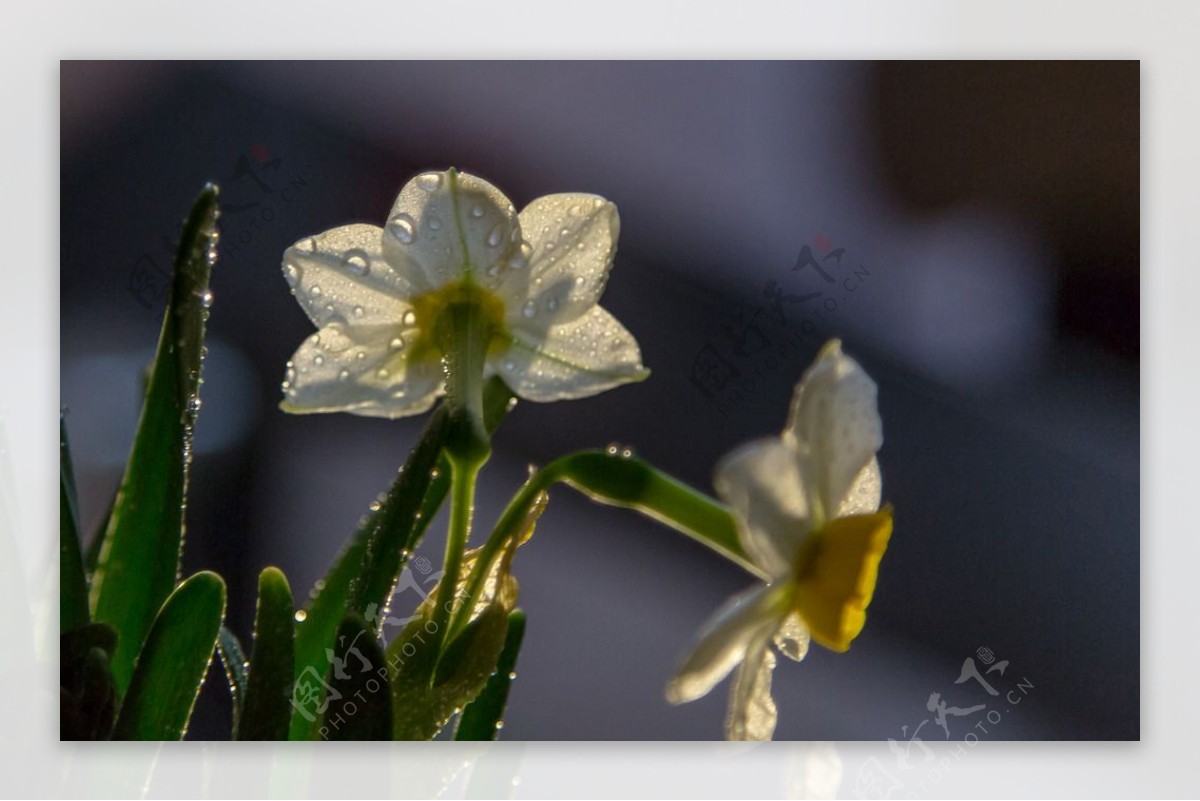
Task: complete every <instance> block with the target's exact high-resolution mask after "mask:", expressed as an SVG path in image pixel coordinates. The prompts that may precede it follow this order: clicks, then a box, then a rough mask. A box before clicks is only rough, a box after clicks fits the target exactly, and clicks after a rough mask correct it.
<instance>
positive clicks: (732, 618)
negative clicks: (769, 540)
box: [667, 584, 781, 704]
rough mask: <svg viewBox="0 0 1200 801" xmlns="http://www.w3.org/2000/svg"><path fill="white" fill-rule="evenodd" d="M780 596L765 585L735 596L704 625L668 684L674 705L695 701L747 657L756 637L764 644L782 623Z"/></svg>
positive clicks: (669, 699)
mask: <svg viewBox="0 0 1200 801" xmlns="http://www.w3.org/2000/svg"><path fill="white" fill-rule="evenodd" d="M780 603H781V596H780V593H779V592H778V590H776V589H775V588H773V587H770V586H768V585H766V584H762V585H758V586H756V587H754V588H753V589H750V590H747V591H746V592H743V593H741V594H740V595H736V596H734V597H733V599H731V600H730V601H728V602H726V604H725V605H724V606H722V607H721V608H720V609H719V610H717V613H716V614H715V615H713V617H712V618H711V619H710V620H709V622H708V623H707V624H705V626H704V629H703V630H702V631H701V633H700V641H699V642H698V643H697V644H696V647H695V648H694V649H693V651H692V653H691V654H690V655H689V656H688V658H687V659H686V660H684V663H683V666H682V667H681V668H680V669H679V671H678V672H677V673H676V674H675V678H674V679H672V680H671V683H670V684H668V685H667V700H668V701H670V702H671V703H672V704H684V703H687V702H688V701H695V700H696V699H697V698H701V697H703V696H705V695H707V694H708V691H709V690H711V689H712V688H713V687H714V686H715V685H716V684H717V682H719V681H720V680H721V679H723V678H725V677H726V676H727V675H729V671H731V670H733V668H734V666H735V665H737V664H738V663H739V662H741V661H742V660H743V659H744V658H745V657H746V649H747V648H749V646H750V644H751V643H753V642H755V641H756V640H761V641H762V642H763V643H764V644H765V642H766V639H765V638H769V637H770V636H771V632H773V631H774V630H775V629H776V628H777V627H778V626H779V624H780V622H781V621H780V612H781V610H780Z"/></svg>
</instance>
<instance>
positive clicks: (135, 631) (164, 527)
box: [92, 185, 217, 691]
mask: <svg viewBox="0 0 1200 801" xmlns="http://www.w3.org/2000/svg"><path fill="white" fill-rule="evenodd" d="M216 219H217V189H216V187H214V186H211V185H210V186H208V187H206V188H205V190H204V191H203V192H201V193H200V196H199V198H197V200H196V204H195V205H194V206H193V207H192V211H191V213H190V214H189V215H188V218H187V220H186V221H185V223H184V226H183V232H182V234H181V236H180V240H179V249H178V251H177V253H176V256H175V267H174V276H173V278H172V282H171V291H170V294H169V297H168V300H167V310H166V314H165V315H164V316H163V324H162V330H161V333H160V335H159V340H158V351H157V353H156V354H155V357H154V365H153V367H152V369H151V374H150V380H149V383H148V386H147V389H146V395H145V401H144V403H143V406H142V414H141V418H140V420H139V421H138V428H137V434H136V435H135V437H134V442H133V449H132V451H131V452H130V455H129V461H128V463H127V464H126V466H125V475H124V477H123V478H122V479H121V486H120V490H119V491H118V496H117V501H116V503H115V505H114V507H113V511H112V516H111V517H110V519H109V522H108V528H107V530H106V532H105V536H104V543H103V548H102V550H101V553H100V557H99V560H98V563H97V566H96V572H95V575H94V577H93V586H92V602H93V604H92V605H93V608H94V610H95V618H96V619H97V620H100V621H103V622H105V623H110V624H112V626H113V627H114V628H116V630H117V633H118V634H119V635H120V639H119V641H118V645H117V651H116V653H115V654H113V661H112V671H113V677H114V678H115V679H116V682H117V687H118V688H119V689H120V690H122V691H124V689H125V688H126V687H127V686H128V685H129V682H130V678H131V676H132V674H133V663H134V659H135V657H136V656H137V653H138V649H139V647H140V646H141V644H142V641H143V640H144V639H145V638H146V635H147V632H148V631H149V630H150V626H151V625H152V624H153V622H154V618H155V614H156V613H157V612H158V610H159V607H160V606H161V605H162V603H163V601H165V600H166V599H167V596H168V595H170V594H171V591H172V590H173V589H174V587H175V583H176V581H177V580H178V574H179V559H180V550H181V548H182V544H183V522H184V520H183V518H184V507H185V504H186V500H187V479H188V463H189V462H190V461H191V447H192V430H193V427H194V425H195V422H196V413H197V411H198V410H199V395H198V393H199V387H200V369H201V363H202V361H203V348H204V328H205V321H206V319H207V317H208V306H209V305H210V303H211V297H212V296H211V295H210V294H209V289H208V283H209V277H210V274H211V272H212V262H211V253H212V248H213V247H214V246H215V232H216ZM214 636H215V633H214Z"/></svg>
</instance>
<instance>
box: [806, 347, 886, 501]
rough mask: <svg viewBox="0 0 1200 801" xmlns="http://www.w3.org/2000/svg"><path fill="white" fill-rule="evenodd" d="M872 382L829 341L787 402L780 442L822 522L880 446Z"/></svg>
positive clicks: (859, 367) (845, 495) (878, 424)
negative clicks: (794, 458)
mask: <svg viewBox="0 0 1200 801" xmlns="http://www.w3.org/2000/svg"><path fill="white" fill-rule="evenodd" d="M876 394H877V392H876V387H875V382H874V381H872V380H871V377H870V376H868V375H867V373H866V371H865V370H863V369H862V367H861V366H859V364H858V362H856V361H854V360H853V359H851V358H850V357H849V356H846V355H845V354H843V353H842V346H841V343H840V342H839V341H837V340H832V341H831V342H829V343H828V344H827V345H826V346H825V347H824V348H822V350H821V353H820V355H819V356H818V357H817V361H816V363H814V364H813V366H812V367H810V368H809V369H808V371H807V372H805V374H804V377H803V378H802V379H801V381H800V383H799V384H798V385H797V387H796V393H795V395H794V396H793V399H792V408H791V416H790V418H789V420H788V426H787V428H786V429H785V430H784V441H785V442H787V443H788V444H789V445H791V446H792V447H794V448H795V449H796V451H797V454H798V457H799V459H800V463H801V472H802V478H803V479H804V480H805V482H806V483H807V484H808V486H809V487H810V488H811V489H810V492H812V493H813V494H814V495H815V497H814V501H816V502H818V503H819V510H820V512H821V514H822V516H823V517H826V518H828V517H832V516H834V515H835V514H836V513H837V509H838V508H839V507H840V506H841V504H842V501H843V499H845V498H846V497H847V496H848V495H849V494H850V493H851V490H852V489H853V487H854V482H855V480H856V478H857V477H858V475H859V473H860V472H861V471H862V470H863V468H865V467H866V466H867V465H868V464H869V463H870V461H871V460H872V459H873V458H874V457H875V453H876V452H877V451H878V450H879V448H880V447H881V446H882V445H883V422H882V420H880V418H879V409H878V405H877V402H876Z"/></svg>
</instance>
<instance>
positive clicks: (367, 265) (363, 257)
mask: <svg viewBox="0 0 1200 801" xmlns="http://www.w3.org/2000/svg"><path fill="white" fill-rule="evenodd" d="M342 266H343V267H345V268H346V270H347V271H348V272H351V273H353V274H354V275H360V276H361V275H366V274H367V273H369V272H370V271H371V258H370V256H368V255H367V252H366V251H365V250H360V249H359V248H355V249H354V250H349V251H346V255H345V257H343V259H342Z"/></svg>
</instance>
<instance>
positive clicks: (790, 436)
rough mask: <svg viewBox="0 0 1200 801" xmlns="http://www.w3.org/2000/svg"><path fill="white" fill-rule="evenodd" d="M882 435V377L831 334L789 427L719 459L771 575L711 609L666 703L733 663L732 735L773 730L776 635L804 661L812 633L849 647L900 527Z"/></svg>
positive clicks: (719, 481)
mask: <svg viewBox="0 0 1200 801" xmlns="http://www.w3.org/2000/svg"><path fill="white" fill-rule="evenodd" d="M882 445H883V424H882V422H881V421H880V418H879V410H878V408H877V404H876V388H875V382H874V381H872V380H871V378H870V376H868V375H867V374H866V372H865V371H864V370H863V369H862V367H861V366H859V364H858V363H857V362H856V361H854V360H853V359H851V358H849V357H848V356H846V355H845V354H843V353H842V348H841V343H840V342H838V341H836V340H834V341H832V342H830V343H829V344H827V345H826V346H825V347H824V348H823V349H822V350H821V353H820V355H819V356H818V357H817V361H816V363H814V364H813V366H812V367H810V368H809V369H808V371H807V372H806V373H805V374H804V377H803V378H802V379H801V381H800V383H799V384H798V385H797V387H796V392H795V395H794V397H793V400H792V407H791V415H790V418H789V420H788V424H787V427H786V428H785V429H784V431H783V434H782V436H780V437H777V438H776V437H772V438H769V439H763V440H758V441H755V442H751V443H749V444H747V445H745V446H743V447H741V448H739V449H738V450H736V451H734V452H733V453H731V454H730V455H729V456H727V457H725V459H724V460H723V461H722V462H721V463H720V464H719V465H718V466H717V471H716V477H715V480H714V483H715V485H716V490H717V493H718V494H719V495H720V496H721V498H722V499H723V500H724V501H725V502H726V503H728V504H729V506H730V507H731V508H732V510H733V512H734V516H735V518H736V520H737V526H738V537H739V539H740V540H741V543H742V545H743V547H744V548H745V550H746V552H747V554H749V555H750V557H751V559H752V560H753V561H754V564H755V566H756V567H757V568H758V570H759V571H760V572H761V574H762V576H763V577H764V578H765V580H766V581H765V583H764V584H762V585H760V586H756V587H755V588H753V589H751V590H748V591H747V592H745V593H743V594H741V595H739V596H737V597H735V598H734V599H732V600H731V601H730V602H729V603H727V604H726V605H725V606H724V607H722V608H721V610H720V611H719V612H718V613H717V614H716V615H715V616H714V617H713V619H712V620H711V621H710V622H709V624H708V625H707V626H706V628H705V630H704V632H703V633H702V635H701V637H700V642H699V643H698V644H697V646H696V648H695V650H694V651H693V652H692V653H691V655H690V656H689V657H688V658H687V660H686V661H685V662H684V664H683V667H682V668H680V670H679V672H678V674H677V675H676V677H675V678H674V680H673V681H672V682H671V683H670V685H669V686H668V688H667V698H668V700H669V701H671V702H672V703H677V704H678V703H684V702H687V701H693V700H695V699H697V698H700V697H701V696H704V695H706V694H707V693H708V692H709V690H711V689H712V688H713V686H714V685H716V684H717V682H719V681H721V679H723V678H725V676H726V675H728V674H729V672H730V671H732V670H733V669H734V668H736V669H737V673H736V675H735V676H734V680H733V687H732V691H731V697H730V704H729V713H728V717H727V720H726V736H727V737H728V738H729V739H731V740H769V739H770V738H771V735H772V734H773V733H774V731H775V722H776V708H775V702H774V699H773V698H772V697H771V674H772V672H773V671H774V669H775V654H774V652H773V651H772V649H771V645H772V643H774V645H775V646H776V647H777V648H778V649H779V650H780V651H781V652H782V653H784V654H785V655H786V656H788V657H790V658H792V659H795V660H800V659H803V658H804V656H805V655H806V654H807V652H808V645H809V641H810V639H811V640H816V641H817V642H818V643H820V644H821V645H824V646H826V647H827V648H830V649H832V650H834V651H845V650H846V649H848V648H849V647H850V642H851V641H852V640H853V639H854V638H855V637H857V636H858V634H859V632H860V631H862V628H863V624H864V623H865V622H866V608H867V605H868V604H869V603H870V602H871V596H872V594H873V593H874V591H875V579H876V576H877V574H878V569H879V561H880V559H881V558H882V557H883V553H884V550H885V549H886V548H887V543H888V539H889V538H890V536H891V533H892V513H891V509H890V508H885V509H884V510H882V511H880V510H879V500H880V491H881V482H880V474H879V463H878V462H877V461H876V458H875V454H876V452H877V451H878V450H879V448H880V446H882Z"/></svg>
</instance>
